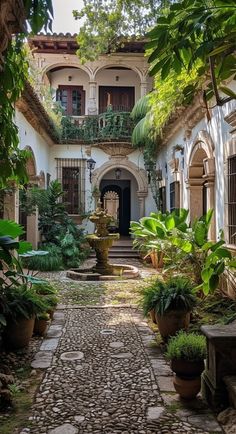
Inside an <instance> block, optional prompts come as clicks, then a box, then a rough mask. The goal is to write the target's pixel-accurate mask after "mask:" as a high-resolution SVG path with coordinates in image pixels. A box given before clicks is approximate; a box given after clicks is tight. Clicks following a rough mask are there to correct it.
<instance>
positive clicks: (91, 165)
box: [87, 158, 96, 182]
mask: <svg viewBox="0 0 236 434" xmlns="http://www.w3.org/2000/svg"><path fill="white" fill-rule="evenodd" d="M95 164H96V161H94V160H93V159H92V158H89V159H88V160H87V169H88V170H89V181H90V182H92V170H94V167H95Z"/></svg>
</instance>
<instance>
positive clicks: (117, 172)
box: [115, 167, 121, 179]
mask: <svg viewBox="0 0 236 434" xmlns="http://www.w3.org/2000/svg"><path fill="white" fill-rule="evenodd" d="M115 175H116V179H120V177H121V169H119V167H117V169H116V170H115Z"/></svg>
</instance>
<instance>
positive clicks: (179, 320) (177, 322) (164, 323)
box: [156, 310, 190, 340]
mask: <svg viewBox="0 0 236 434" xmlns="http://www.w3.org/2000/svg"><path fill="white" fill-rule="evenodd" d="M156 319H157V325H158V329H159V332H160V334H161V337H162V338H163V339H164V340H165V339H167V338H168V337H169V336H173V335H175V334H176V333H177V332H178V331H179V330H182V329H184V330H187V329H188V326H189V323H190V312H186V311H183V310H170V311H169V312H167V313H165V314H164V315H162V316H161V315H159V314H156Z"/></svg>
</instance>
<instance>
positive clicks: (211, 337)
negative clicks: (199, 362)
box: [201, 323, 236, 409]
mask: <svg viewBox="0 0 236 434" xmlns="http://www.w3.org/2000/svg"><path fill="white" fill-rule="evenodd" d="M201 330H202V332H203V334H204V335H205V336H206V339H207V361H206V369H205V372H204V373H203V376H202V378H203V385H202V393H203V396H204V398H205V399H206V401H207V402H208V403H209V405H211V406H212V407H215V408H217V409H221V408H225V407H227V405H228V401H229V396H228V390H229V388H228V386H227V387H226V382H225V381H224V378H225V377H229V376H230V377H232V376H236V324H235V323H232V324H229V325H213V326H202V327H201ZM227 384H228V383H227Z"/></svg>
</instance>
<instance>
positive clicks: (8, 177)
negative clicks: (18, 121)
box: [0, 0, 53, 188]
mask: <svg viewBox="0 0 236 434" xmlns="http://www.w3.org/2000/svg"><path fill="white" fill-rule="evenodd" d="M23 3H24V7H25V11H26V17H27V19H28V24H29V26H30V27H31V29H32V31H33V32H35V33H37V32H38V31H40V30H41V28H42V27H43V26H44V28H45V29H46V28H47V24H49V27H50V24H51V19H52V15H53V11H52V2H51V0H24V2H23ZM26 28H27V26H26V25H25V33H27V30H26ZM24 37H25V35H23V34H22V35H18V36H15V38H14V41H13V42H12V43H10V44H9V47H8V49H7V50H6V51H5V53H4V64H3V69H2V71H1V82H0V188H5V187H6V186H7V185H8V184H9V182H14V183H16V184H25V183H26V182H27V180H28V176H27V172H26V161H27V159H28V158H29V153H28V151H25V150H19V149H18V144H19V138H18V129H17V127H16V125H15V123H14V115H15V103H16V101H17V100H18V99H19V97H20V95H21V93H22V91H23V88H24V84H25V82H26V80H27V79H28V62H27V60H26V51H25V49H24V46H23V41H24Z"/></svg>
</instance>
